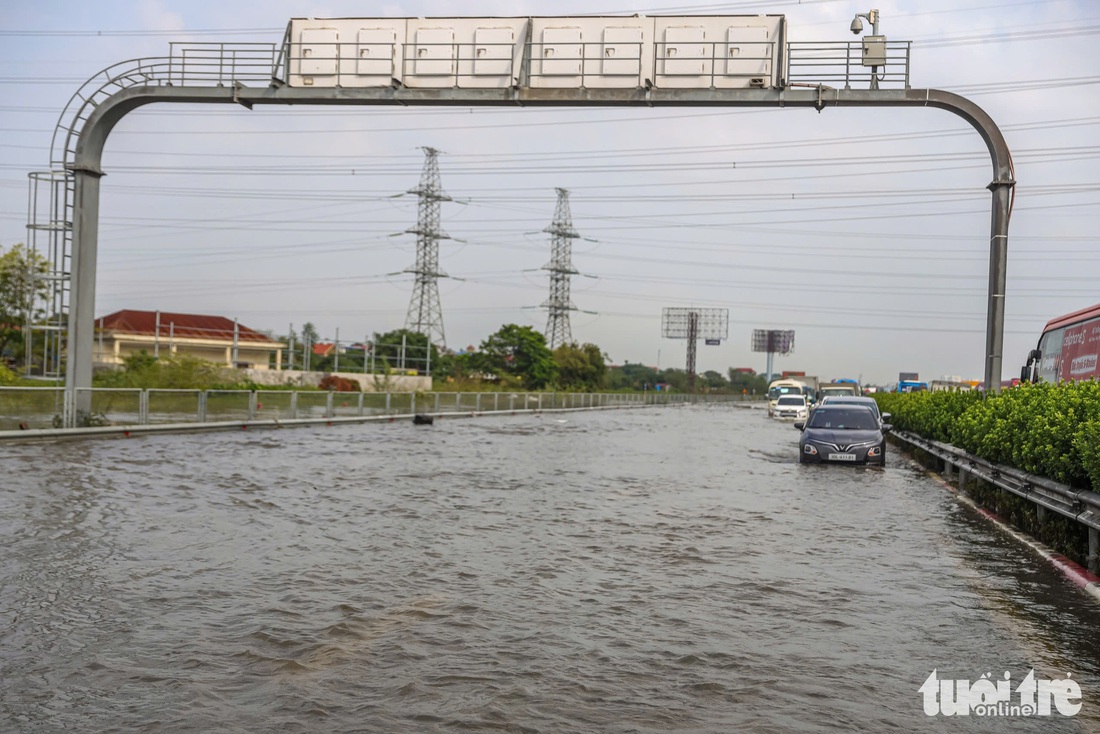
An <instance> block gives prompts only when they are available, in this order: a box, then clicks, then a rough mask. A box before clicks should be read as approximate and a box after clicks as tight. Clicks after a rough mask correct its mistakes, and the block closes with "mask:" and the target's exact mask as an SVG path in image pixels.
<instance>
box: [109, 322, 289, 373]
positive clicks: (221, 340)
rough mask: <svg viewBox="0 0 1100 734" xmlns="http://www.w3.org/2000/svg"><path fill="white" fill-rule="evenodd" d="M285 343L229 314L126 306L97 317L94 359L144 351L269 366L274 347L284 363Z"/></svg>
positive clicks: (119, 358) (115, 361)
mask: <svg viewBox="0 0 1100 734" xmlns="http://www.w3.org/2000/svg"><path fill="white" fill-rule="evenodd" d="M285 346H286V345H285V344H281V343H279V342H277V341H275V340H274V339H272V338H271V337H269V336H267V335H266V334H261V333H260V332H258V331H255V330H253V329H250V328H248V327H247V326H243V325H241V324H239V323H238V324H236V325H234V323H233V321H232V320H231V319H227V318H225V317H224V316H203V315H200V314H186V313H168V312H166V311H159V312H158V311H131V310H124V311H116V312H114V313H113V314H110V315H108V316H103V317H102V318H99V319H96V343H95V349H94V355H95V356H94V361H95V363H96V364H97V365H99V366H113V365H120V364H122V363H123V360H124V359H125V358H126V357H129V356H131V355H133V354H138V353H140V352H142V351H144V352H146V353H147V354H150V355H157V356H168V355H169V354H180V355H182V354H186V355H189V356H192V357H197V358H199V359H205V360H207V361H208V362H216V363H219V364H222V365H224V366H226V367H240V368H251V369H258V370H266V369H268V368H269V365H270V363H271V356H272V354H273V353H274V356H275V369H280V367H281V365H282V351H281V350H282V349H283V348H284V347H285ZM234 352H236V363H235V364H234V360H233V356H234Z"/></svg>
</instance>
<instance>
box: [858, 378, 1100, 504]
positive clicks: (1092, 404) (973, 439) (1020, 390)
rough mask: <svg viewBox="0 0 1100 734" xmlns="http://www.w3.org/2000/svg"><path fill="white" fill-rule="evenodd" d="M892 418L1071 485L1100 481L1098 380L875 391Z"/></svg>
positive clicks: (909, 428)
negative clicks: (987, 390) (997, 389)
mask: <svg viewBox="0 0 1100 734" xmlns="http://www.w3.org/2000/svg"><path fill="white" fill-rule="evenodd" d="M876 399H877V400H878V401H879V405H880V408H881V410H883V411H884V412H889V413H892V414H893V418H892V419H891V420H892V422H893V424H894V425H895V426H896V427H897V428H898V429H901V430H906V431H911V432H913V433H916V434H919V435H921V436H923V437H925V438H928V439H932V440H937V441H943V442H945V443H950V444H952V445H954V446H957V447H958V448H961V449H963V450H965V451H969V452H970V453H972V454H976V455H978V456H980V457H982V458H983V459H986V460H988V461H991V462H994V463H998V464H1006V465H1008V466H1012V467H1015V468H1017V469H1020V470H1022V471H1026V472H1030V473H1033V474H1038V475H1040V476H1044V477H1047V478H1049V479H1053V480H1054V481H1057V482H1062V483H1063V484H1069V485H1071V486H1074V487H1082V488H1098V487H1100V382H1095V381H1088V382H1072V383H1062V384H1058V385H1051V384H1045V383H1040V384H1037V385H1028V384H1025V385H1020V386H1019V387H1014V388H1012V389H1010V390H1005V391H1004V392H1002V393H1000V394H997V395H989V396H983V395H982V394H981V393H977V392H971V393H950V392H935V393H906V394H900V395H899V394H884V395H882V396H881V397H878V396H876Z"/></svg>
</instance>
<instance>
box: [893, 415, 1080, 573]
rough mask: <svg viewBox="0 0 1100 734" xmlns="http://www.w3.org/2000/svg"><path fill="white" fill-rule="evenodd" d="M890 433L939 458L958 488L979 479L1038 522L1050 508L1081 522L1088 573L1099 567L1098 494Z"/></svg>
mask: <svg viewBox="0 0 1100 734" xmlns="http://www.w3.org/2000/svg"><path fill="white" fill-rule="evenodd" d="M891 435H892V436H893V437H894V438H896V439H897V440H899V441H900V442H902V443H904V444H908V445H909V446H911V447H914V448H918V449H920V450H922V451H924V452H925V453H927V454H930V455H931V456H934V457H935V458H937V459H939V460H940V462H942V470H943V473H944V476H945V477H947V478H948V479H952V478H954V479H955V480H956V481H957V482H958V485H959V488H960V489H963V490H965V489H966V486H967V484H968V482H969V481H970V480H971V479H980V480H983V481H985V482H987V483H989V484H991V485H993V486H995V487H998V488H999V489H1003V490H1005V491H1006V492H1010V493H1012V494H1014V495H1016V496H1017V497H1021V498H1023V499H1025V500H1027V501H1029V502H1031V503H1033V504H1034V505H1035V508H1036V510H1035V511H1036V515H1037V517H1038V519H1039V522H1040V523H1042V522H1043V521H1044V520H1045V517H1046V513H1047V512H1048V511H1050V512H1054V513H1057V514H1058V515H1061V516H1063V517H1066V518H1069V519H1070V520H1073V521H1075V522H1077V523H1080V524H1081V525H1084V526H1085V527H1086V528H1088V537H1089V546H1088V556H1087V559H1086V560H1087V564H1088V569H1089V571H1091V572H1092V573H1097V572H1098V570H1100V494H1097V493H1096V492H1093V491H1091V490H1087V489H1077V488H1075V487H1071V486H1069V485H1068V484H1061V483H1060V482H1055V481H1053V480H1051V479H1047V478H1046V477H1042V476H1039V475H1037V474H1029V473H1028V472H1024V471H1021V470H1019V469H1016V468H1014V467H1011V466H1005V465H1003V464H994V463H993V462H990V461H987V460H986V459H983V458H981V457H980V456H975V455H974V454H971V453H968V452H966V451H964V450H962V449H960V448H957V447H955V446H952V445H950V444H946V443H941V442H939V441H931V440H929V439H926V438H923V437H921V436H918V435H917V434H915V433H909V432H907V431H893V432H892V433H891Z"/></svg>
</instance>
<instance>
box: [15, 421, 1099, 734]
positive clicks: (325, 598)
mask: <svg viewBox="0 0 1100 734" xmlns="http://www.w3.org/2000/svg"><path fill="white" fill-rule="evenodd" d="M797 435H798V434H797V431H795V430H794V429H793V428H792V427H791V426H790V425H789V424H788V425H784V424H779V423H775V422H772V421H769V419H767V418H766V417H765V416H764V414H763V411H761V410H759V409H753V410H750V409H745V408H743V407H741V408H738V407H733V406H729V405H727V406H714V407H702V406H696V407H678V408H671V407H668V408H648V409H642V410H637V409H635V410H615V411H600V412H579V413H554V414H550V413H546V414H541V415H520V416H486V417H481V418H477V419H458V418H456V419H448V420H437V421H436V423H435V425H434V426H413V425H412V423H411V421H402V422H399V423H391V424H366V425H356V426H336V427H318V428H300V429H288V430H271V431H248V432H240V433H209V434H197V435H179V436H146V437H139V438H132V439H128V440H124V439H117V440H116V439H112V440H90V441H84V442H72V443H58V444H38V445H14V446H13V445H5V446H0V450H2V451H3V454H0V485H2V486H0V529H2V533H3V537H4V541H5V542H4V548H3V550H0V615H2V619H3V621H4V624H3V625H2V628H0V634H2V638H0V730H2V731H19V732H56V731H77V732H129V731H149V732H212V731H218V732H271V731H278V732H320V731H324V732H496V731H499V732H547V733H549V732H553V733H555V734H556V733H558V732H583V733H586V734H589V733H592V732H730V731H735V730H739V731H753V732H842V731H843V732H847V731H865V732H886V731H902V732H913V731H951V732H954V731H1005V730H1012V731H1033V732H1039V731H1043V732H1090V731H1093V732H1095V731H1100V641H1098V635H1097V631H1098V630H1100V611H1098V610H1100V606H1098V605H1097V604H1096V603H1095V602H1093V601H1092V600H1090V599H1089V598H1088V597H1086V596H1085V595H1084V594H1082V593H1081V592H1079V591H1078V590H1077V589H1076V588H1075V587H1073V586H1072V585H1070V584H1069V583H1068V582H1066V581H1064V580H1063V579H1062V577H1061V576H1059V575H1058V574H1057V573H1055V572H1054V571H1052V570H1051V569H1050V568H1049V567H1048V566H1047V565H1046V564H1045V563H1044V562H1042V561H1041V560H1039V559H1038V558H1037V557H1036V556H1035V555H1034V554H1032V552H1031V551H1029V550H1026V549H1024V548H1022V547H1020V546H1019V545H1017V544H1016V543H1015V542H1014V541H1011V540H1009V539H1007V538H1006V537H1005V536H1004V535H1003V534H1002V533H1000V532H999V531H997V530H996V529H994V528H992V527H991V526H989V525H988V524H987V523H986V522H985V521H984V520H982V519H981V518H979V517H976V516H975V515H974V514H973V513H971V512H970V511H969V510H967V509H966V508H964V507H962V506H961V505H959V504H958V502H957V501H956V500H955V498H954V497H953V495H951V494H950V493H949V492H947V491H945V490H944V489H942V488H941V487H940V486H939V485H938V484H936V483H935V482H934V481H932V480H930V479H927V478H925V477H923V476H922V475H921V474H920V473H919V472H917V471H916V470H915V469H913V468H912V467H911V466H909V465H908V464H907V463H906V462H905V461H903V460H902V459H901V457H900V456H898V455H897V454H896V453H894V454H892V455H890V456H889V460H888V463H887V467H886V468H885V469H862V468H856V467H818V466H805V467H803V466H800V465H799V464H798V463H797ZM934 669H935V670H937V675H938V676H939V678H940V679H941V680H942V679H957V678H961V679H967V680H970V681H975V680H977V679H978V677H979V676H980V675H982V674H984V673H987V672H988V673H991V674H992V676H993V678H994V679H1001V678H1002V677H1003V675H1004V673H1005V672H1008V673H1010V675H1011V681H1012V686H1013V687H1015V686H1016V685H1017V684H1018V683H1019V682H1020V681H1022V680H1023V678H1024V676H1026V675H1027V673H1028V671H1030V670H1032V669H1034V671H1035V677H1036V678H1037V679H1055V678H1064V677H1065V676H1066V675H1067V674H1070V675H1072V676H1073V679H1074V680H1075V681H1077V682H1078V683H1079V684H1080V685H1081V687H1082V689H1083V690H1082V698H1081V700H1080V702H1081V703H1082V704H1083V706H1082V708H1081V711H1080V713H1078V714H1077V715H1076V716H1064V715H1062V714H1060V713H1058V712H1057V711H1056V710H1055V712H1054V713H1053V714H1052V715H1051V716H1031V717H1027V716H1015V717H1001V718H985V717H978V716H973V715H971V716H967V717H950V718H948V717H945V716H943V715H938V716H928V715H926V714H925V713H924V711H923V708H922V705H923V704H922V701H923V699H922V695H921V694H920V693H919V691H918V689H919V688H920V687H921V685H922V684H923V683H924V681H925V679H926V678H927V677H928V676H929V674H930V673H931V672H932V671H933V670H934Z"/></svg>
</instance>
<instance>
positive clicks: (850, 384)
mask: <svg viewBox="0 0 1100 734" xmlns="http://www.w3.org/2000/svg"><path fill="white" fill-rule="evenodd" d="M817 395H818V399H819V400H820V399H821V398H827V397H829V396H830V395H855V396H859V395H863V388H862V387H860V384H859V381H858V380H847V379H843V378H838V379H836V380H833V381H832V382H826V383H823V384H821V385H820V386H818V389H817Z"/></svg>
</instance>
